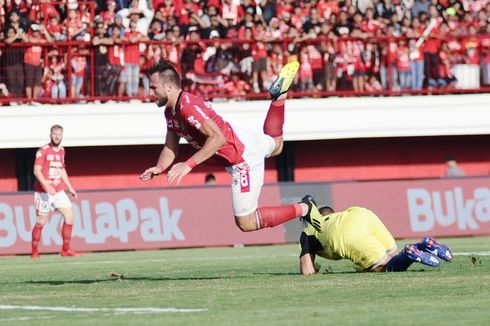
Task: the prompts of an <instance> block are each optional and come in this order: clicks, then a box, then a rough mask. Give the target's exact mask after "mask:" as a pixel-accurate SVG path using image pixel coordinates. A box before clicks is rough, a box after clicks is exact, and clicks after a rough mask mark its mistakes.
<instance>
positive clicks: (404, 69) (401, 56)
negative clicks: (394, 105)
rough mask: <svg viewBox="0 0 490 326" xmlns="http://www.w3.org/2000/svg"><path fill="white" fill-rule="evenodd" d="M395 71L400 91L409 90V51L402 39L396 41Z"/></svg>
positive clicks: (410, 84) (410, 82)
mask: <svg viewBox="0 0 490 326" xmlns="http://www.w3.org/2000/svg"><path fill="white" fill-rule="evenodd" d="M396 69H397V70H398V77H399V79H400V89H401V90H409V89H411V88H412V81H411V67H410V50H409V49H408V46H407V42H406V41H405V40H403V39H402V40H400V41H398V49H397V56H396Z"/></svg>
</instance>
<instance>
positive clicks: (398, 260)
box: [300, 196, 452, 275]
mask: <svg viewBox="0 0 490 326" xmlns="http://www.w3.org/2000/svg"><path fill="white" fill-rule="evenodd" d="M307 197H310V198H311V196H307ZM310 200H312V201H313V202H314V200H313V199H310ZM320 213H321V214H322V215H323V219H324V223H323V225H322V226H321V230H320V231H317V230H315V229H314V228H313V227H312V226H311V224H310V225H308V226H307V227H306V228H305V229H304V230H303V232H302V233H301V237H300V246H301V254H300V270H301V273H302V274H303V275H310V274H314V273H316V272H317V271H316V270H315V256H316V255H318V256H320V257H323V258H326V259H332V260H340V259H350V260H351V261H352V262H354V264H355V265H356V269H357V270H362V271H365V272H403V271H406V270H407V268H408V267H410V265H411V264H412V263H413V262H419V263H422V264H424V265H427V266H432V267H437V266H439V265H440V261H439V260H438V259H437V258H440V259H442V260H445V261H448V262H450V261H451V260H452V254H451V251H450V250H449V248H448V247H447V246H446V245H444V244H442V243H440V242H437V241H436V240H434V239H433V238H430V237H425V238H423V239H422V241H421V242H419V243H413V244H407V245H405V247H404V248H403V250H402V251H400V252H398V250H397V247H396V243H395V239H393V236H392V235H391V233H390V232H389V231H388V229H386V227H385V226H384V224H383V222H381V220H380V219H379V218H378V217H377V216H376V214H374V213H373V212H372V211H370V210H368V209H366V208H362V207H351V208H349V209H347V210H345V211H342V212H334V211H333V209H332V208H330V207H328V206H324V207H321V208H320Z"/></svg>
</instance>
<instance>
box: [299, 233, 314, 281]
mask: <svg viewBox="0 0 490 326" xmlns="http://www.w3.org/2000/svg"><path fill="white" fill-rule="evenodd" d="M310 242H311V239H310V237H309V236H308V235H307V234H306V233H305V232H301V237H300V238H299V245H300V247H301V253H300V255H299V270H300V272H301V274H303V275H311V274H315V273H316V270H315V249H314V247H315V245H314V244H313V243H310Z"/></svg>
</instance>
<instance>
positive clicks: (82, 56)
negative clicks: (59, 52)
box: [71, 47, 89, 98]
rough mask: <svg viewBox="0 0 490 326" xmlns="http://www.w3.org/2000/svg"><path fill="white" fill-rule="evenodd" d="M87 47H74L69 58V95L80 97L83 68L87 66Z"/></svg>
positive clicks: (83, 76)
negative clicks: (70, 72) (70, 71)
mask: <svg viewBox="0 0 490 326" xmlns="http://www.w3.org/2000/svg"><path fill="white" fill-rule="evenodd" d="M88 53H89V51H88V49H86V48H83V47H80V48H74V51H73V57H72V59H71V67H72V69H73V71H72V74H71V96H73V97H76V98H80V97H82V87H83V79H84V78H85V70H86V68H87V57H86V56H87V54H88Z"/></svg>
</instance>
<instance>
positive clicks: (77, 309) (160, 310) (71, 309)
mask: <svg viewBox="0 0 490 326" xmlns="http://www.w3.org/2000/svg"><path fill="white" fill-rule="evenodd" d="M0 310H31V311H57V312H113V313H135V314H140V313H163V312H202V311H207V309H193V308H155V307H141V308H84V307H42V306H14V305H0Z"/></svg>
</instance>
